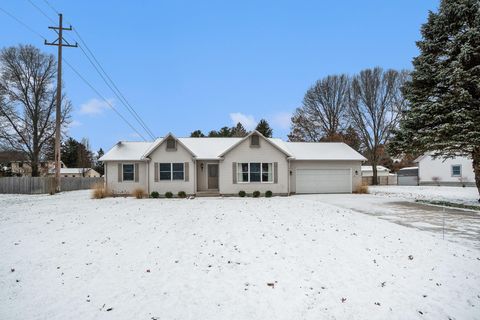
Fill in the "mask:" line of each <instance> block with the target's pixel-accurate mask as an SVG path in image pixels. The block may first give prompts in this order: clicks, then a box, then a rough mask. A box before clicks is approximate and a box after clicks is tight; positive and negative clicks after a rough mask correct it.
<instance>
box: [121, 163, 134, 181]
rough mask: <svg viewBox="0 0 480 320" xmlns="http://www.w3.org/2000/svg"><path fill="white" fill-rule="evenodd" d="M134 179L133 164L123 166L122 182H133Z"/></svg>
mask: <svg viewBox="0 0 480 320" xmlns="http://www.w3.org/2000/svg"><path fill="white" fill-rule="evenodd" d="M134 179H135V167H134V165H133V164H124V165H123V181H133V180H134Z"/></svg>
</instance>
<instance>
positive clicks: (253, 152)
mask: <svg viewBox="0 0 480 320" xmlns="http://www.w3.org/2000/svg"><path fill="white" fill-rule="evenodd" d="M233 162H237V163H241V162H277V163H278V168H277V171H278V173H277V174H278V183H261V182H254V183H242V182H240V183H238V182H237V183H233V172H232V163H233ZM274 174H275V173H274ZM241 190H243V191H245V192H246V193H252V192H253V191H257V190H258V191H260V192H261V193H265V192H266V191H268V190H270V191H272V192H273V194H282V195H286V194H288V161H287V155H285V154H284V153H283V152H281V151H280V150H278V149H277V148H275V147H274V146H272V145H271V144H270V143H269V142H267V141H265V140H264V139H262V138H261V137H260V147H256V148H251V147H250V139H246V140H245V141H243V142H242V143H240V144H239V145H237V146H236V147H235V148H234V149H232V150H230V152H228V153H227V154H226V155H225V157H224V160H223V161H220V165H219V192H220V193H221V194H226V195H237V194H238V192H239V191H241Z"/></svg>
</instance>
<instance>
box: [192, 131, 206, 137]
mask: <svg viewBox="0 0 480 320" xmlns="http://www.w3.org/2000/svg"><path fill="white" fill-rule="evenodd" d="M190 137H191V138H203V137H205V135H204V134H203V132H202V130H195V131H192V133H190Z"/></svg>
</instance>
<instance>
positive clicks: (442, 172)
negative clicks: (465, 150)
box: [418, 156, 475, 185]
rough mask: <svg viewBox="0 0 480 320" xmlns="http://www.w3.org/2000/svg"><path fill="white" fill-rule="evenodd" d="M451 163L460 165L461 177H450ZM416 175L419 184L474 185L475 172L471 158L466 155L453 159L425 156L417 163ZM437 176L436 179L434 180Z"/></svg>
mask: <svg viewBox="0 0 480 320" xmlns="http://www.w3.org/2000/svg"><path fill="white" fill-rule="evenodd" d="M452 165H461V166H462V177H461V179H460V177H452ZM418 177H419V181H420V185H437V184H438V185H462V184H465V185H474V184H475V174H474V172H473V167H472V160H471V159H468V158H466V157H456V158H453V159H445V160H444V159H442V158H437V159H436V160H434V159H433V158H432V157H430V156H426V157H424V158H423V159H421V160H420V161H419V163H418ZM436 178H438V181H435V180H436Z"/></svg>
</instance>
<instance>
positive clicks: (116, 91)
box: [28, 0, 155, 140]
mask: <svg viewBox="0 0 480 320" xmlns="http://www.w3.org/2000/svg"><path fill="white" fill-rule="evenodd" d="M28 1H30V0H28ZM43 1H44V2H45V4H47V6H48V7H49V8H50V9H51V10H52V11H53V12H55V13H57V14H58V10H56V9H55V7H54V6H53V5H52V4H50V2H49V1H48V0H43ZM73 32H75V34H76V35H77V36H78V38H79V40H80V43H81V45H80V49H81V50H82V53H83V54H84V55H85V57H86V58H87V59H88V61H89V62H90V64H91V65H92V66H93V68H94V69H95V71H96V72H97V73H98V75H99V76H100V77H101V78H102V80H103V81H104V82H105V84H106V85H107V86H108V87H109V88H110V90H112V92H113V93H114V94H115V96H116V97H117V98H118V99H119V100H120V102H121V103H122V104H123V106H124V107H125V108H126V109H127V111H128V112H129V113H130V114H131V115H132V117H133V118H134V119H135V120H136V121H137V122H138V124H139V125H140V126H141V127H142V128H143V130H145V132H146V133H147V134H148V135H149V136H150V137H151V138H152V139H153V140H155V134H154V133H153V132H152V130H150V128H149V127H148V126H147V124H146V123H145V121H143V119H142V118H141V117H140V115H139V114H138V113H137V112H136V111H135V109H134V108H133V106H132V105H131V104H130V102H129V101H128V100H127V98H126V97H125V95H124V94H123V93H122V91H120V89H119V88H118V86H117V85H116V84H115V82H114V81H113V80H112V78H111V77H110V76H109V75H108V73H107V72H106V71H105V69H104V68H103V66H102V64H101V63H100V62H99V61H98V59H97V58H96V56H95V54H94V53H93V52H92V50H90V48H89V47H88V45H87V43H86V42H85V41H84V40H83V38H82V36H81V35H80V33H79V32H78V31H77V30H76V29H73ZM82 47H85V49H86V50H87V51H88V53H87V52H86V51H85V50H84V49H83V48H82ZM89 54H90V56H91V58H90V56H89ZM92 59H93V60H92Z"/></svg>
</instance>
